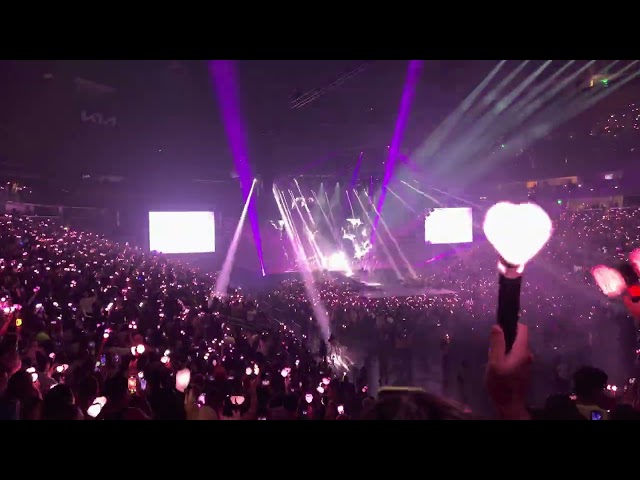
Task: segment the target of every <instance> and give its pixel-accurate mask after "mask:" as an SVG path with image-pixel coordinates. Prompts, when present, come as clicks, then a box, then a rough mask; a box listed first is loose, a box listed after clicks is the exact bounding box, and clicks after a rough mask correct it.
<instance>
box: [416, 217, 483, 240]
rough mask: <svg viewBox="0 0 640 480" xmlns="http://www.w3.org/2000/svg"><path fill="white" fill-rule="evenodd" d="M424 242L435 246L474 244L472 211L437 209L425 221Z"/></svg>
mask: <svg viewBox="0 0 640 480" xmlns="http://www.w3.org/2000/svg"><path fill="white" fill-rule="evenodd" d="M424 241H425V242H430V243H435V244H445V243H470V242H473V216H472V212H471V209H470V208H436V209H435V210H434V211H433V212H431V214H430V215H429V216H428V217H427V218H425V220H424Z"/></svg>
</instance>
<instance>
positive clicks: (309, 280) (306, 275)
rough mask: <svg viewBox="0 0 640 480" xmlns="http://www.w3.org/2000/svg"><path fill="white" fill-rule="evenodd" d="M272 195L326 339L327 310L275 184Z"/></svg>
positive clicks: (327, 334)
mask: <svg viewBox="0 0 640 480" xmlns="http://www.w3.org/2000/svg"><path fill="white" fill-rule="evenodd" d="M273 196H274V198H275V199H276V205H277V206H278V211H279V212H280V216H281V217H282V219H283V220H284V229H285V232H286V233H287V237H288V238H289V241H290V242H291V246H292V247H293V248H294V250H295V252H296V256H297V257H298V263H299V264H301V265H302V272H301V273H302V278H303V283H304V288H305V291H306V293H307V296H308V297H309V298H308V300H309V302H310V303H311V308H312V309H313V313H314V314H315V316H316V319H317V320H318V325H319V326H320V333H321V334H322V338H323V339H324V340H328V339H329V336H330V335H331V332H330V330H329V316H328V315H327V311H326V309H325V308H324V304H323V303H322V300H321V299H320V296H319V295H318V292H317V290H316V287H315V283H314V280H313V275H312V274H311V269H310V268H309V261H308V260H307V256H306V254H305V253H304V251H300V247H299V246H298V244H297V243H296V241H295V238H294V236H293V230H292V229H291V224H290V223H289V219H288V216H287V214H286V213H285V211H284V208H283V206H282V202H281V201H280V199H279V196H278V191H277V188H276V186H275V185H274V186H273Z"/></svg>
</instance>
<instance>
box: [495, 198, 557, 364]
mask: <svg viewBox="0 0 640 480" xmlns="http://www.w3.org/2000/svg"><path fill="white" fill-rule="evenodd" d="M552 229H553V228H552V224H551V219H550V218H549V215H547V213H546V212H545V211H544V210H543V209H542V208H541V207H539V206H538V205H535V204H533V203H521V204H513V203H508V202H500V203H496V204H495V205H494V206H493V207H491V208H490V209H489V211H488V212H487V215H486V216H485V219H484V233H485V236H486V237H487V240H488V241H489V243H491V245H493V248H495V249H496V251H497V252H498V254H499V255H500V261H499V262H498V271H499V272H500V279H499V290H498V315H497V316H498V325H500V327H501V328H502V330H503V331H504V336H505V343H506V347H507V352H508V351H510V350H511V347H512V346H513V341H514V340H515V338H516V330H517V328H518V318H519V316H520V290H521V287H522V272H523V270H524V267H525V265H526V264H527V262H529V261H530V260H531V259H532V258H533V257H535V256H536V255H537V254H538V252H539V251H540V250H541V249H542V247H544V245H545V244H546V243H547V242H548V241H549V238H550V237H551V232H552Z"/></svg>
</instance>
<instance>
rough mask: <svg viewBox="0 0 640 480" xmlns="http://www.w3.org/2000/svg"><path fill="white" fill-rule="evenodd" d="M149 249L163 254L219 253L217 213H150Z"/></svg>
mask: <svg viewBox="0 0 640 480" xmlns="http://www.w3.org/2000/svg"><path fill="white" fill-rule="evenodd" d="M149 250H157V251H158V252H162V253H212V252H215V251H216V225H215V221H214V216H213V212H149Z"/></svg>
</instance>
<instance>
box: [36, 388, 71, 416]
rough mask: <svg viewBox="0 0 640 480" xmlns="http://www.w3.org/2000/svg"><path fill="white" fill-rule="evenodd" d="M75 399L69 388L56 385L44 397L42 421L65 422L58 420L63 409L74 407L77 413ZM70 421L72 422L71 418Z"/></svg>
mask: <svg viewBox="0 0 640 480" xmlns="http://www.w3.org/2000/svg"><path fill="white" fill-rule="evenodd" d="M75 403H76V401H75V397H74V395H73V391H72V390H71V388H69V386H67V385H64V384H58V385H56V386H54V387H53V388H51V389H50V390H49V391H48V392H47V393H46V394H45V396H44V400H43V405H42V419H43V420H66V418H58V416H59V415H60V413H61V412H63V411H64V409H65V407H68V406H71V407H74V410H76V411H77V407H76V404H75ZM70 420H73V418H71V419H70Z"/></svg>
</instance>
